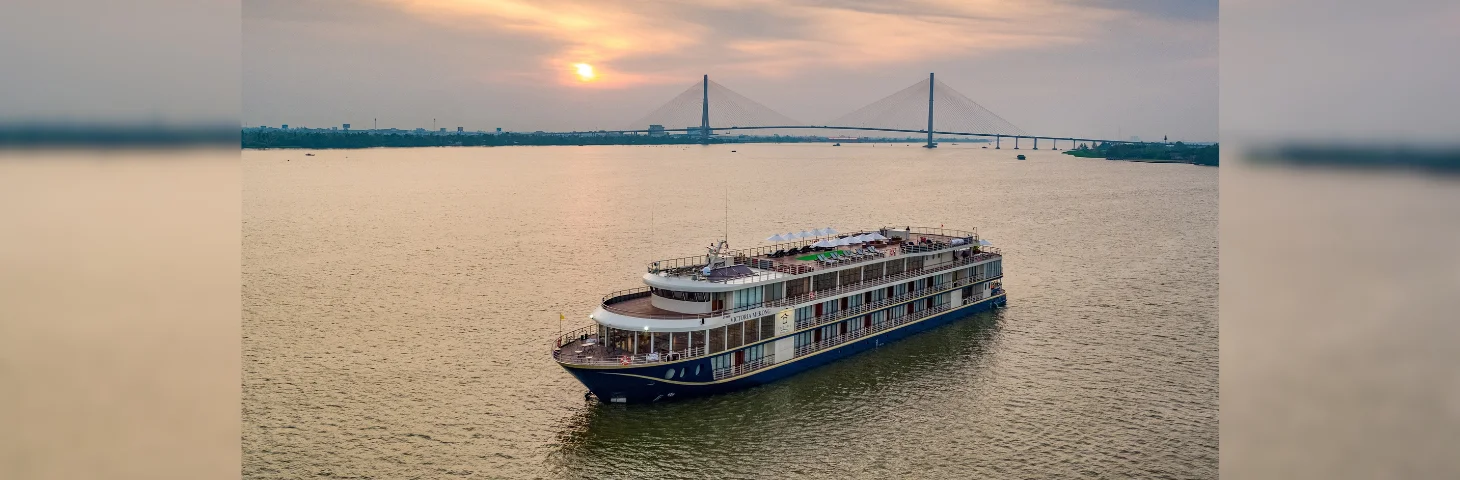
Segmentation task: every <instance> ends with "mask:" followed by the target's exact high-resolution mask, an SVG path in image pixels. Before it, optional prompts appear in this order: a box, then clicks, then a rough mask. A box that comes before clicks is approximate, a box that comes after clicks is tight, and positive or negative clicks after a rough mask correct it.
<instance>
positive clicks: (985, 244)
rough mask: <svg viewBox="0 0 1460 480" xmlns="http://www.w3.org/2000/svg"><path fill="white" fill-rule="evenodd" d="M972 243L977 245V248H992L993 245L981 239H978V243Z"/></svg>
mask: <svg viewBox="0 0 1460 480" xmlns="http://www.w3.org/2000/svg"><path fill="white" fill-rule="evenodd" d="M974 243H977V244H978V246H980V247H992V246H993V245H994V244H992V243H989V241H988V240H984V239H982V238H980V239H978V241H976V242H974Z"/></svg>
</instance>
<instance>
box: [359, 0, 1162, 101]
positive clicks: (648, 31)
mask: <svg viewBox="0 0 1460 480" xmlns="http://www.w3.org/2000/svg"><path fill="white" fill-rule="evenodd" d="M385 1H387V2H389V3H391V4H394V5H395V6H397V7H398V8H400V9H401V10H402V11H404V12H406V13H407V14H409V15H412V16H415V17H419V18H421V19H425V20H427V21H431V22H434V23H437V24H440V25H443V26H447V27H450V28H455V29H464V30H478V31H492V32H511V33H512V34H515V35H520V36H524V37H529V38H532V39H534V40H539V41H548V42H552V43H553V44H554V45H556V47H555V50H554V51H553V53H552V54H551V55H548V56H546V57H544V58H541V59H539V61H540V64H541V65H542V70H541V71H538V72H532V73H530V74H529V75H527V77H528V78H527V79H528V80H531V81H554V82H557V83H560V84H564V85H567V84H576V85H583V86H599V87H628V86H637V85H644V84H664V83H671V84H677V83H683V82H684V79H685V78H688V77H691V76H693V72H698V71H703V67H704V66H705V65H707V64H710V63H713V64H714V65H717V66H718V67H719V68H720V69H721V70H722V71H724V70H729V71H739V72H744V73H748V74H754V75H758V76H784V75H787V74H788V73H792V72H795V71H796V70H797V69H807V68H839V69H848V70H857V69H868V68H876V67H881V66H887V65H897V64H910V63H916V62H922V61H926V60H929V59H940V58H948V57H968V58H973V57H976V56H979V55H983V54H991V53H999V52H1006V51H1010V50H1022V49H1036V48H1046V47H1055V46H1061V45H1071V44H1078V43H1081V42H1084V41H1087V40H1089V39H1090V38H1092V37H1095V36H1098V35H1099V34H1100V33H1101V30H1100V25H1101V24H1103V23H1106V22H1109V21H1111V20H1115V19H1119V18H1122V17H1129V16H1131V15H1134V14H1133V13H1131V12H1128V11H1122V10H1116V9H1106V8H1099V7H1092V6H1086V5H1084V4H1083V3H1079V2H1069V1H1054V0H1030V1H1019V0H949V1H945V0H929V1H920V2H903V3H885V2H857V1H852V2H826V1H815V0H802V1H792V2H785V1H769V0H737V1H707V2H700V3H696V4H692V5H685V4H680V3H659V2H642V1H639V2H626V1H614V0H599V1H584V0H545V1H527V0H385ZM576 63H589V64H592V65H594V66H595V68H596V69H597V70H598V71H599V72H600V76H601V81H599V82H593V83H579V82H577V81H576V80H575V79H574V78H573V76H572V65H573V64H576Z"/></svg>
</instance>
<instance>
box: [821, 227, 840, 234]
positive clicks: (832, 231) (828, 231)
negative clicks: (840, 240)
mask: <svg viewBox="0 0 1460 480" xmlns="http://www.w3.org/2000/svg"><path fill="white" fill-rule="evenodd" d="M822 231H825V232H826V233H823V234H822V235H836V234H837V233H838V232H837V231H836V229H835V228H831V227H826V228H823V229H822Z"/></svg>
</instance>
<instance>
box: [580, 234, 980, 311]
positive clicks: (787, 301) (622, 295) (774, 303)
mask: <svg viewBox="0 0 1460 480" xmlns="http://www.w3.org/2000/svg"><path fill="white" fill-rule="evenodd" d="M999 256H1001V254H1000V252H999V251H998V249H994V248H991V247H987V248H985V249H984V250H983V251H981V252H979V253H976V254H973V255H970V256H969V257H968V258H957V259H953V260H949V261H946V262H938V263H935V264H932V265H923V266H922V268H915V269H911V270H905V271H903V272H901V273H897V274H893V275H884V276H881V277H878V278H875V279H871V280H863V281H861V282H857V283H854V284H850V285H841V286H838V287H836V288H831V289H827V290H822V291H819V292H807V293H804V294H801V295H797V296H794V297H787V298H783V299H779V300H771V301H768V302H761V303H757V304H753V305H745V306H740V307H736V308H731V309H724V310H716V311H713V312H709V313H700V314H692V313H673V314H644V313H640V312H636V311H633V310H630V309H623V308H616V307H614V306H613V304H615V303H619V302H623V301H625V300H631V299H634V298H641V297H643V296H648V295H649V287H639V288H631V289H628V290H619V291H617V292H613V293H610V294H608V295H604V296H603V309H604V310H608V311H610V312H613V313H617V314H620V315H628V316H632V317H637V318H649V319H670V320H675V319H677V320H691V319H699V318H710V317H718V316H722V315H733V314H736V313H739V312H746V311H751V310H759V309H762V308H774V307H784V306H790V305H796V304H800V303H805V302H807V301H810V300H814V299H816V298H819V297H835V296H837V295H840V294H843V293H847V292H852V291H857V290H862V289H867V288H872V287H876V286H879V285H885V284H889V283H897V282H900V281H902V280H907V279H909V278H914V277H917V276H920V275H926V274H928V273H929V272H931V271H937V270H943V269H948V268H952V267H957V266H962V265H971V264H974V263H978V262H982V261H984V260H989V259H993V258H997V257H999Z"/></svg>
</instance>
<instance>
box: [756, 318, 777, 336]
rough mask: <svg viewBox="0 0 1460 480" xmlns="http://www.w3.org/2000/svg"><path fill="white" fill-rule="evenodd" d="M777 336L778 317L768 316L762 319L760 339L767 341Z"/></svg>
mask: <svg viewBox="0 0 1460 480" xmlns="http://www.w3.org/2000/svg"><path fill="white" fill-rule="evenodd" d="M775 336H776V316H775V315H766V316H764V317H760V339H761V340H765V339H767V338H772V337H775Z"/></svg>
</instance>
